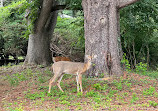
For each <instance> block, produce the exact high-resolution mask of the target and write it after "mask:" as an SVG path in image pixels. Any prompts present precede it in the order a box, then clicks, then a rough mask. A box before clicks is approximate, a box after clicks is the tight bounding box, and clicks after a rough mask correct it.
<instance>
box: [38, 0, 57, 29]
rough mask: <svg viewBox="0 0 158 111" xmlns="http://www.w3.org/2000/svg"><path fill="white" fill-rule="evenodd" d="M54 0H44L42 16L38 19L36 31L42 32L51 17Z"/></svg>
mask: <svg viewBox="0 0 158 111" xmlns="http://www.w3.org/2000/svg"><path fill="white" fill-rule="evenodd" d="M53 3H55V2H54V0H43V4H42V9H41V13H40V16H39V18H38V20H37V24H36V29H35V32H41V31H42V30H43V29H44V27H45V24H46V22H47V20H48V18H49V15H50V13H51V8H52V5H53Z"/></svg>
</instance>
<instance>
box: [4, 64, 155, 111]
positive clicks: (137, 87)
mask: <svg viewBox="0 0 158 111" xmlns="http://www.w3.org/2000/svg"><path fill="white" fill-rule="evenodd" d="M142 75H144V73H143V74H142ZM52 76H53V75H52V72H51V71H49V68H45V69H44V68H41V67H40V68H39V67H36V68H26V69H24V70H22V71H19V72H16V73H13V74H9V73H8V74H7V76H6V80H7V81H8V82H9V83H10V86H13V88H14V89H15V88H16V87H18V86H20V85H21V82H23V81H26V82H27V81H28V84H26V86H27V88H26V89H25V90H23V92H22V94H24V99H25V101H30V102H31V103H32V106H31V107H32V108H34V107H35V106H36V107H38V106H41V105H43V104H44V103H47V104H55V106H56V107H53V105H50V106H52V107H53V108H50V109H49V110H51V109H52V110H68V109H70V107H73V109H74V110H89V109H90V110H102V109H106V110H117V109H119V108H122V107H123V106H129V107H132V106H135V107H142V108H144V107H152V108H157V107H158V103H157V101H156V100H157V99H158V84H157V80H156V79H154V78H151V77H147V76H140V78H139V79H138V78H135V77H134V75H133V76H131V75H130V73H128V74H127V77H128V78H126V79H124V78H122V77H120V78H117V79H113V80H109V81H97V80H93V79H90V78H85V76H83V79H82V81H83V90H84V92H83V93H81V92H77V87H76V79H75V77H74V76H72V75H64V77H63V79H62V81H61V87H62V89H63V90H64V92H61V91H60V90H59V88H58V87H57V86H54V85H52V89H51V93H48V88H49V86H48V84H49V80H50V79H51V78H52ZM141 77H143V78H141ZM152 81H153V82H152ZM34 85H36V88H34V87H33V86H34ZM149 98H152V99H151V100H150V99H149ZM22 103H23V102H22ZM58 106H62V107H58ZM3 107H5V108H7V110H12V111H16V110H17V109H18V108H19V109H24V108H23V105H21V106H16V107H13V106H12V105H10V106H9V105H8V104H7V105H6V106H3ZM43 107H44V106H43ZM86 107H87V109H86ZM8 108H10V109H8ZM21 111H23V110H21Z"/></svg>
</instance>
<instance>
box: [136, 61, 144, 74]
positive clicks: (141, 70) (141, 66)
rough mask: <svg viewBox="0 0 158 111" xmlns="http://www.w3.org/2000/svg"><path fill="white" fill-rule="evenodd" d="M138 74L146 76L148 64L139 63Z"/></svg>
mask: <svg viewBox="0 0 158 111" xmlns="http://www.w3.org/2000/svg"><path fill="white" fill-rule="evenodd" d="M135 67H136V73H142V74H145V73H146V72H147V64H146V63H142V62H140V63H138V64H137V65H136V66H135Z"/></svg>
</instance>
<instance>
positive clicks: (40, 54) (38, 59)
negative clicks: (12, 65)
mask: <svg viewBox="0 0 158 111" xmlns="http://www.w3.org/2000/svg"><path fill="white" fill-rule="evenodd" d="M49 44H50V39H49V36H48V34H46V33H42V32H41V33H37V34H31V35H30V36H29V42H28V51H27V56H26V59H25V63H29V64H41V65H48V64H50V63H51V62H52V61H51V53H50V50H49Z"/></svg>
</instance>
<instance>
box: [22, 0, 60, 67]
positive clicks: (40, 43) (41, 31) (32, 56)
mask: <svg viewBox="0 0 158 111" xmlns="http://www.w3.org/2000/svg"><path fill="white" fill-rule="evenodd" d="M52 1H53V0H44V1H43V7H42V9H41V12H40V15H39V18H38V20H37V22H36V24H35V25H34V26H35V29H34V33H33V34H30V36H29V42H28V50H27V56H26V59H25V62H24V63H25V64H40V65H44V66H46V65H49V64H50V63H51V62H52V56H51V51H50V41H51V38H52V35H53V32H54V28H55V25H56V21H57V15H58V11H53V12H51V9H52V6H53V4H54V5H55V4H56V3H54V2H52ZM28 23H30V22H29V20H28Z"/></svg>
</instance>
